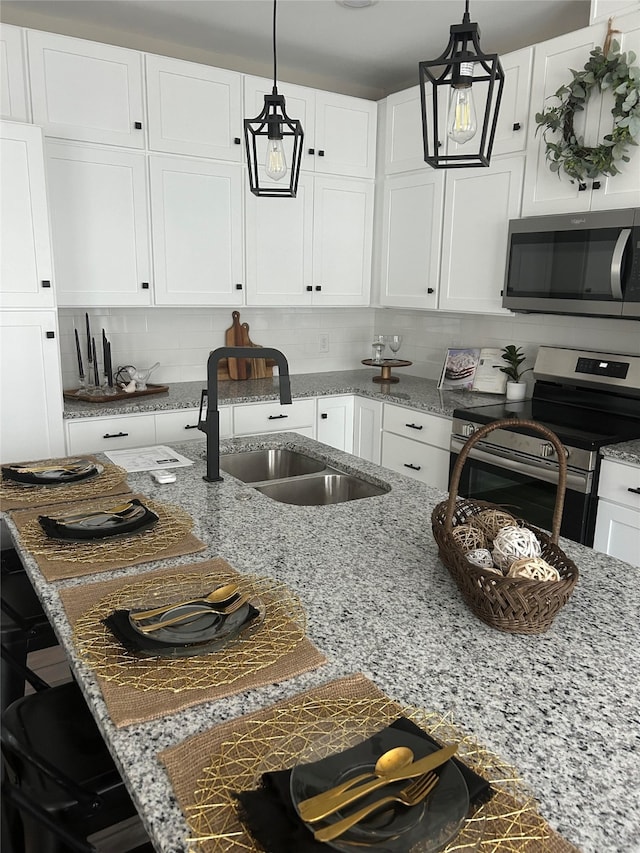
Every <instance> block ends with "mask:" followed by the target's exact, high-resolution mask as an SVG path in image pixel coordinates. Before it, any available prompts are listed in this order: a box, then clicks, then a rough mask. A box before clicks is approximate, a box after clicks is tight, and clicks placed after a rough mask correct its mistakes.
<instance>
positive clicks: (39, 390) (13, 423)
mask: <svg viewBox="0 0 640 853" xmlns="http://www.w3.org/2000/svg"><path fill="white" fill-rule="evenodd" d="M0 328H1V331H2V334H1V335H0V461H2V462H19V461H26V460H32V459H47V458H50V457H54V456H63V455H64V432H63V426H62V380H61V376H60V352H59V347H58V325H57V318H56V313H55V311H12V310H3V311H2V313H1V314H0Z"/></svg>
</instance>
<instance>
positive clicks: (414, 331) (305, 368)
mask: <svg viewBox="0 0 640 853" xmlns="http://www.w3.org/2000/svg"><path fill="white" fill-rule="evenodd" d="M239 310H240V320H241V322H245V323H248V324H249V335H250V337H251V340H252V341H253V343H256V344H262V345H264V346H273V347H276V348H277V349H280V350H282V351H283V352H284V353H285V355H286V356H287V358H288V360H289V367H290V370H291V373H317V372H325V371H330V370H350V369H353V368H358V367H361V360H362V359H363V358H368V357H369V356H370V351H371V346H370V344H371V339H372V336H373V334H374V333H377V334H392V333H397V334H401V335H403V337H404V340H403V343H402V348H401V350H400V353H399V357H401V358H405V359H408V360H409V361H412V362H413V366H412V367H411V368H409V371H410V372H411V373H412V374H414V375H417V376H424V377H428V378H432V379H437V378H438V377H439V376H440V371H441V369H442V362H443V358H444V353H445V350H446V349H447V347H451V346H459V345H467V346H496V347H500V346H503V345H504V344H508V343H514V344H517V345H519V346H522V347H523V350H524V352H525V353H526V354H527V356H528V357H529V361H528V362H527V364H526V365H525V366H533V360H534V359H535V354H536V352H537V349H538V347H539V346H540V345H548V346H567V347H573V348H580V349H587V350H594V351H604V352H619V353H629V354H635V355H640V323H638V322H635V321H632V320H612V319H598V318H590V317H560V316H551V315H548V316H545V315H540V314H518V315H509V314H505V315H480V314H473V315H472V314H455V313H445V312H435V311H434V312H429V311H415V310H409V309H406V310H405V309H395V308H331V309H329V308H327V309H321V308H251V307H245V308H240V309H239ZM87 311H88V313H89V319H90V323H91V330H92V332H93V334H94V335H95V337H96V346H98V348H99V349H100V346H99V341H100V336H101V332H102V329H103V328H104V330H105V332H106V334H107V337H108V338H109V340H110V341H111V347H112V354H113V363H114V366H115V365H125V364H133V365H135V366H136V367H140V368H144V367H150V366H151V365H152V364H154V363H155V362H156V361H159V362H160V367H158V368H157V370H156V371H154V373H153V375H152V381H155V382H162V383H167V384H169V383H172V382H186V381H192V380H193V381H204V380H205V379H206V366H207V358H208V355H209V352H210V351H211V350H212V349H215V348H216V347H219V346H222V345H223V344H224V340H225V330H226V329H227V328H229V327H230V326H231V324H232V318H231V311H232V309H231V308H161V307H154V308H104V309H96V308H90V309H87ZM84 315H85V311H84V309H73V308H61V309H60V310H59V320H60V344H61V352H62V374H63V382H64V387H65V388H72V387H74V386H76V385H77V368H76V355H75V343H74V335H73V330H74V327H75V328H77V330H78V334H79V335H80V339H81V341H84V338H85V335H84V329H85V316H84ZM323 339H326V340H327V341H328V351H327V352H321V351H320V350H321V344H322V342H323ZM83 351H84V347H83ZM387 355H389V353H387ZM99 360H101V358H100V356H99ZM528 377H529V379H530V377H531V374H528Z"/></svg>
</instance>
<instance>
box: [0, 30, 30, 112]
mask: <svg viewBox="0 0 640 853" xmlns="http://www.w3.org/2000/svg"><path fill="white" fill-rule="evenodd" d="M0 118H10V119H13V120H14V121H29V100H28V97H27V76H26V72H25V62H24V41H23V31H22V29H21V28H20V27H12V26H11V25H10V24H2V26H0Z"/></svg>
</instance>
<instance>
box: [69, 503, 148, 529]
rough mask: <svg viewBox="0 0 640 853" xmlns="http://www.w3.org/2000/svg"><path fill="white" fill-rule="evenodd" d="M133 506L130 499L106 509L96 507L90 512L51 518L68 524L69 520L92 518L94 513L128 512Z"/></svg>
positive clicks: (113, 513)
mask: <svg viewBox="0 0 640 853" xmlns="http://www.w3.org/2000/svg"><path fill="white" fill-rule="evenodd" d="M133 507H134V504H133V503H132V501H127V502H126V503H121V504H117V506H112V507H109V508H107V509H96V510H92V511H91V512H76V513H72V514H71V515H57V516H53V520H54V521H57V522H59V523H61V524H69V522H77V521H84V520H85V519H86V518H93V517H94V516H96V515H121V514H122V513H124V512H126V513H127V514H128V513H129V512H130V511H131V510H132V509H133Z"/></svg>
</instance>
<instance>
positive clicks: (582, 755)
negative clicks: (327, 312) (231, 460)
mask: <svg viewBox="0 0 640 853" xmlns="http://www.w3.org/2000/svg"><path fill="white" fill-rule="evenodd" d="M282 446H286V447H291V448H295V449H300V450H303V451H304V452H307V453H309V454H310V455H315V456H318V455H320V456H321V457H323V458H326V459H328V461H329V462H330V463H331V464H335V465H336V466H337V467H339V468H342V469H343V470H348V471H352V472H354V473H358V474H359V475H361V476H364V477H365V478H369V479H371V480H373V481H375V482H378V483H380V482H383V483H385V484H387V485H388V486H389V487H390V491H388V492H387V493H386V494H384V495H381V496H379V497H371V498H365V499H362V500H354V501H350V502H347V503H342V504H338V505H330V506H310V507H302V506H293V505H288V504H283V503H279V502H276V501H274V500H272V499H270V498H268V497H266V496H265V495H262V494H260V493H259V492H257V491H256V490H255V489H253V488H252V487H251V486H248V485H246V484H243V483H241V482H240V481H238V480H236V479H234V478H233V477H231V476H228V475H224V476H225V479H224V481H223V482H221V483H215V484H208V483H205V482H204V481H203V480H202V476H203V474H204V473H205V469H206V466H205V463H204V459H203V453H204V441H194V442H189V443H185V444H182V445H180V444H177V445H175V448H176V449H177V450H179V451H180V452H181V453H183V454H184V455H185V456H187V457H188V458H190V459H193V460H194V462H195V464H194V465H193V466H192V467H190V468H181V469H176V475H177V481H176V482H175V483H174V484H171V485H164V486H159V485H157V484H155V483H154V482H153V481H152V480H151V478H150V476H149V474H147V473H141V474H130V475H129V478H128V479H129V485H130V486H131V488H132V489H133V490H134V491H137V492H142V493H143V494H145V495H148V496H149V497H152V498H155V499H158V500H162V501H165V502H170V503H174V504H177V505H180V506H182V507H183V508H184V509H185V510H187V511H188V512H189V513H190V514H191V516H192V517H193V519H194V522H195V523H194V533H195V534H196V535H197V536H198V537H199V538H200V539H202V540H203V541H204V542H205V543H206V545H207V548H206V550H205V551H203V552H201V553H199V554H197V555H195V556H193V555H192V556H190V557H181V558H176V559H173V560H165V561H162V562H161V563H160V562H158V563H147V564H144V565H141V566H137V567H135V568H128V569H121V570H118V571H115V572H109V573H105V574H100V575H96V576H93V577H90V578H76V579H73V580H68V581H62V582H58V583H48V582H46V581H45V580H44V579H43V577H42V575H41V573H40V571H39V569H38V567H37V565H36V563H35V561H34V560H33V558H32V557H31V556H30V555H29V553H28V551H27V550H26V549H25V548H24V545H23V543H22V542H21V539H20V535H19V533H18V530H17V528H16V527H15V525H14V523H13V521H12V520H11V518H10V516H9V517H8V525H9V528H10V530H11V533H12V535H13V537H14V538H15V544H16V547H17V548H18V549H19V550H20V551H21V554H22V558H23V561H24V563H25V565H26V567H27V570H28V572H29V574H30V576H31V578H32V580H33V583H34V586H35V587H36V590H37V592H38V594H39V596H40V597H41V599H42V601H43V603H44V607H45V609H46V611H47V613H48V615H49V617H50V618H51V620H52V622H53V624H54V625H55V627H56V631H57V632H58V634H59V637H60V640H61V643H62V644H63V645H64V647H65V649H66V651H67V654H68V656H69V659H70V662H71V666H72V669H73V671H74V673H75V675H76V676H77V678H78V681H79V683H80V685H81V687H82V689H83V691H84V692H85V695H86V696H87V699H88V701H89V704H90V706H91V708H92V710H93V712H94V714H95V716H96V718H97V720H98V722H99V725H100V727H101V730H102V732H103V734H104V737H105V740H106V741H107V743H108V745H109V747H110V749H111V750H112V752H113V754H114V756H115V758H116V761H117V763H118V765H119V766H120V768H121V770H122V772H123V775H124V777H125V779H126V781H127V783H128V785H129V787H130V790H131V793H132V796H133V798H134V801H135V803H136V805H137V807H138V809H139V812H140V814H141V816H142V818H143V820H144V822H145V825H146V827H147V829H148V832H149V834H150V836H151V838H152V840H153V842H154V844H155V846H156V848H157V849H158V850H159V851H162V853H183V851H186V850H187V845H186V842H185V841H184V839H185V837H186V834H187V828H186V824H185V822H184V819H183V817H182V815H181V813H180V812H179V810H178V808H177V806H176V805H175V801H174V800H173V798H172V795H171V788H170V786H169V784H168V779H167V775H166V772H165V770H164V766H163V765H162V764H161V763H160V761H159V760H158V759H157V754H158V752H159V751H161V750H163V749H165V748H166V747H168V746H171V745H173V744H176V743H178V742H180V741H182V740H184V739H185V738H186V737H188V736H189V735H192V734H195V733H197V732H201V731H204V730H206V729H208V728H210V727H211V726H213V725H215V724H216V723H218V722H222V721H225V720H229V719H231V718H234V717H237V716H239V715H242V714H246V713H249V712H252V711H256V710H258V709H261V708H265V707H268V706H269V705H271V704H273V703H274V702H276V701H278V700H280V699H284V698H287V697H291V696H294V695H295V694H297V693H300V692H301V691H303V690H306V689H309V688H312V687H314V686H318V685H321V684H323V683H326V682H328V681H330V680H332V679H335V678H339V677H342V676H344V675H349V674H352V673H356V672H361V673H364V675H366V676H367V677H368V678H370V679H371V680H372V681H374V682H375V683H376V684H377V685H378V686H379V687H380V688H381V689H383V690H384V691H385V692H386V693H387V694H388V695H389V696H391V697H393V698H394V699H397V700H398V701H399V702H401V703H403V704H407V705H412V706H418V707H423V708H427V709H429V710H434V711H437V712H439V713H441V714H447V715H450V717H451V718H452V719H453V720H454V721H455V723H456V724H457V725H459V726H460V727H461V728H462V729H465V730H467V731H469V732H471V733H472V734H473V735H475V736H476V737H477V738H478V739H479V741H480V742H482V743H484V744H485V745H486V746H487V747H488V748H489V749H491V750H492V751H493V752H495V753H496V754H498V755H499V756H500V757H501V758H503V759H504V760H506V761H508V762H511V763H513V764H514V765H515V766H516V767H517V768H518V770H519V773H520V775H521V777H522V779H523V780H524V782H525V783H526V784H527V785H529V786H530V787H531V789H532V790H533V791H534V793H535V795H536V797H537V798H538V800H539V802H540V810H541V813H542V814H543V816H544V817H545V818H546V819H547V820H548V822H549V823H550V824H551V826H552V827H553V828H554V829H556V830H557V831H558V832H560V833H561V834H562V835H563V836H564V837H565V838H567V839H568V840H570V841H571V842H573V843H574V844H575V845H577V846H578V847H579V848H580V849H581V850H582V851H584V853H609V852H610V853H623V851H624V853H630V851H634V850H639V849H640V847H639V846H638V845H639V842H638V839H639V838H640V817H639V814H640V813H639V811H638V803H637V797H638V794H637V792H638V790H639V789H640V769H639V765H638V761H637V755H638V751H639V749H640V725H639V723H640V710H639V709H640V688H639V686H638V674H637V668H638V667H637V660H638V657H637V646H638V643H637V639H638V637H637V632H638V624H639V621H640V620H639V616H640V592H639V588H638V584H637V581H636V571H635V570H631V569H630V567H629V566H628V565H626V564H625V563H622V562H621V561H618V560H615V559H612V558H610V557H607V556H605V555H602V554H599V553H597V552H594V551H592V550H590V549H588V548H584V547H582V546H580V545H576V544H575V543H573V542H568V541H563V542H562V543H561V544H562V546H563V547H564V548H565V550H566V551H567V553H568V554H569V556H570V557H572V559H573V560H574V561H575V562H576V564H577V565H578V567H579V569H580V572H581V575H580V579H579V581H578V584H577V587H576V589H575V592H574V594H573V597H572V598H571V599H570V601H569V603H568V604H567V606H566V607H565V608H564V609H563V610H562V611H561V612H560V614H559V615H558V616H557V618H556V620H555V622H554V624H553V626H552V627H551V629H550V630H549V631H548V632H547V633H546V634H542V635H539V636H522V635H514V634H504V633H501V632H499V631H496V630H495V629H493V628H491V627H489V626H487V625H485V624H484V623H482V622H480V621H479V620H478V619H477V618H476V617H475V616H473V614H472V613H471V612H470V611H469V610H468V609H467V607H466V605H465V604H464V603H463V601H462V599H461V597H460V595H459V593H458V590H457V588H456V587H455V585H454V583H453V580H452V579H451V578H450V576H449V574H448V572H447V570H446V569H445V568H444V567H443V565H442V564H441V562H440V560H439V558H438V553H437V548H436V545H435V542H434V540H433V536H432V532H431V511H432V509H433V507H434V506H435V504H436V503H438V502H439V501H440V500H443V499H444V497H445V495H443V494H442V493H440V492H438V491H436V490H434V489H431V488H429V487H427V486H424V485H422V484H420V483H418V482H416V481H413V480H410V479H408V478H405V477H403V476H401V475H397V474H395V473H393V472H391V471H389V470H388V469H383V468H380V467H379V466H376V465H373V464H372V463H368V462H366V461H364V460H362V459H359V458H357V457H355V456H352V455H350V454H346V453H342V452H340V451H337V450H334V449H332V448H329V447H327V446H325V445H322V444H319V443H318V442H315V441H313V440H311V439H306V438H304V437H301V436H298V435H293V434H281V435H270V436H268V437H266V436H265V437H263V436H257V437H254V438H249V439H236V440H233V441H228V442H223V443H222V445H221V450H222V451H223V452H228V451H236V450H244V449H257V448H261V447H282ZM216 556H220V557H223V558H224V559H226V560H227V561H228V562H229V563H230V564H231V565H232V566H233V567H234V568H235V569H237V570H238V571H240V572H243V573H252V574H258V575H266V576H270V577H274V578H277V579H278V580H281V581H284V582H285V583H286V584H287V585H288V586H289V587H290V588H291V589H293V590H294V591H295V592H296V593H297V594H298V595H299V597H300V599H301V601H302V603H303V605H304V607H305V610H306V613H307V617H308V623H307V634H308V636H309V638H310V639H311V640H312V642H313V643H314V644H315V645H316V646H317V647H318V648H319V649H320V650H321V651H322V652H323V653H324V654H325V655H326V656H327V658H328V663H327V664H326V665H324V666H321V667H319V668H318V669H314V670H313V671H311V672H307V673H306V674H304V675H301V676H298V677H295V678H292V679H290V680H287V681H283V682H280V683H277V684H272V685H269V686H267V687H264V688H261V689H256V690H251V691H247V692H245V693H240V694H237V695H235V696H233V697H231V698H229V699H224V700H221V701H218V702H206V703H203V704H201V705H197V706H195V707H192V708H190V709H187V710H185V711H181V712H179V713H176V714H174V715H172V716H167V717H164V718H162V719H160V720H157V721H152V722H148V723H144V724H139V725H133V726H128V727H124V728H120V729H116V728H115V727H114V726H113V724H112V723H111V721H110V719H109V716H108V713H107V710H106V706H105V705H104V702H103V700H102V696H101V693H100V690H99V688H98V686H97V683H96V681H95V678H94V676H93V673H92V671H91V670H90V669H89V668H88V667H87V666H86V665H85V664H84V663H83V662H82V660H80V659H79V657H78V655H77V653H76V650H75V648H74V645H73V642H72V637H71V631H70V628H69V622H68V619H67V616H66V614H65V611H64V608H63V607H62V604H61V600H60V596H59V590H60V589H62V588H65V587H70V586H78V585H82V584H88V583H91V582H94V581H96V580H103V579H104V578H106V577H110V576H113V577H118V576H131V577H135V575H136V574H140V573H141V572H144V571H147V570H149V569H152V568H160V567H163V566H178V565H186V564H189V563H193V562H197V561H198V560H204V559H208V558H211V557H216Z"/></svg>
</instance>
